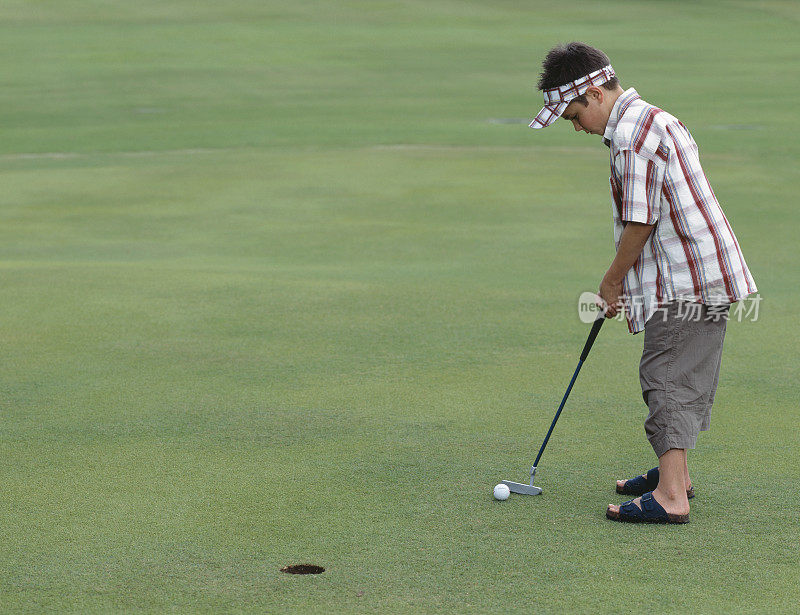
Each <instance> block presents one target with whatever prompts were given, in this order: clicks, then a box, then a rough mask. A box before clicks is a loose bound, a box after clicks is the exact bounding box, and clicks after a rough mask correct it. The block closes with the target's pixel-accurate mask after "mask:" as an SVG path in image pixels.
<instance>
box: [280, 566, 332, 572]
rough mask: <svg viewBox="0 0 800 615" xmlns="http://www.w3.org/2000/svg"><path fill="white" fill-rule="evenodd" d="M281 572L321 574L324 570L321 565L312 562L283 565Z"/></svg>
mask: <svg viewBox="0 0 800 615" xmlns="http://www.w3.org/2000/svg"><path fill="white" fill-rule="evenodd" d="M281 572H286V573H288V574H321V573H323V572H325V569H324V568H323V567H322V566H315V565H314V564H292V565H291V566H284V567H283V568H281Z"/></svg>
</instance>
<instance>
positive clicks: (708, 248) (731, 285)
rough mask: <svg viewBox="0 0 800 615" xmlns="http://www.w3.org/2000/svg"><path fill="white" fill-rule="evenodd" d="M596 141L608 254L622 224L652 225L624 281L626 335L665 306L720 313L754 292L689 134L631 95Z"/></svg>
mask: <svg viewBox="0 0 800 615" xmlns="http://www.w3.org/2000/svg"><path fill="white" fill-rule="evenodd" d="M603 137H604V142H605V143H606V145H608V146H609V148H610V149H611V177H610V178H609V181H610V184H611V194H612V197H613V200H614V207H613V218H614V244H615V246H616V247H617V248H619V241H620V237H621V235H622V230H623V228H624V225H625V223H626V222H642V223H645V224H655V228H654V229H653V233H652V234H651V235H650V238H649V239H648V241H647V243H646V244H645V246H644V250H643V251H642V254H641V255H640V256H639V258H638V260H637V261H636V263H634V265H633V267H631V269H630V270H629V271H628V273H627V275H626V277H625V280H624V281H623V295H624V301H625V312H626V314H625V315H626V317H627V319H628V329H629V330H630V332H631V333H637V332H639V331H641V330H642V329H644V324H645V322H647V320H648V319H649V318H650V316H652V315H653V313H654V312H655V310H656V309H657V308H658V307H659V306H660V305H663V304H664V303H667V302H669V301H673V300H676V299H682V300H686V301H695V302H699V303H705V304H708V305H722V304H729V303H733V302H735V301H739V300H740V299H744V298H745V297H747V295H749V294H751V293H754V292H756V290H757V289H756V285H755V282H754V281H753V277H752V275H751V274H750V270H749V269H748V268H747V264H746V263H745V261H744V256H742V251H741V248H740V247H739V242H738V241H737V240H736V236H735V235H734V234H733V230H732V229H731V225H730V223H729V222H728V220H727V218H726V217H725V214H724V213H723V212H722V208H721V207H720V204H719V202H718V201H717V198H716V196H715V195H714V191H713V190H712V189H711V184H710V183H709V182H708V179H707V178H706V176H705V173H704V172H703V168H702V167H701V166H700V158H699V156H698V151H697V144H696V143H695V142H694V139H693V138H692V135H691V134H690V133H689V131H688V129H687V128H686V127H685V126H684V125H683V124H682V123H681V122H680V121H678V119H677V118H675V117H673V116H672V115H670V114H669V113H666V112H665V111H662V110H661V109H659V108H657V107H654V106H653V105H650V104H648V103H646V102H645V101H643V100H642V99H641V98H640V97H639V95H638V94H637V92H636V90H634V89H633V88H631V89H629V90H626V91H625V93H624V94H623V95H622V96H620V97H619V98H618V99H617V101H616V103H615V104H614V107H613V109H612V110H611V116H610V117H609V120H608V124H607V125H606V130H605V134H604V135H603Z"/></svg>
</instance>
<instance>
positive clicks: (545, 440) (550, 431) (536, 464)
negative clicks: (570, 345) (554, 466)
mask: <svg viewBox="0 0 800 615" xmlns="http://www.w3.org/2000/svg"><path fill="white" fill-rule="evenodd" d="M593 341H594V340H593ZM582 365H583V360H580V361H578V367H576V368H575V373H574V374H573V375H572V380H570V381H569V386H568V387H567V392H566V393H564V399H562V400H561V405H560V406H559V407H558V412H556V416H555V418H553V422H552V423H551V424H550V430H549V431H548V432H547V435H546V436H545V438H544V442H542V448H540V449H539V454H538V455H536V461H534V462H533V467H534V468H536V467H538V466H539V459H541V458H542V453H544V447H545V446H547V441H548V440H549V439H550V434H551V433H553V428H554V427H555V426H556V422H557V421H558V417H559V416H561V411H562V410H563V409H564V404H566V403H567V397H569V392H570V391H571V390H572V385H573V384H575V380H576V379H577V378H578V372H580V371H581V366H582Z"/></svg>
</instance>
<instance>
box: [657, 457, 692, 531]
mask: <svg viewBox="0 0 800 615" xmlns="http://www.w3.org/2000/svg"><path fill="white" fill-rule="evenodd" d="M688 471H689V470H688V466H687V464H686V449H685V448H671V449H669V450H668V451H667V452H666V453H664V454H663V455H661V457H659V458H658V487H656V489H655V491H653V497H654V498H655V499H656V502H658V503H659V504H661V506H663V507H664V510H666V511H667V512H669V513H676V514H680V515H685V514H688V512H689V500H688V499H687V497H686V476H687V475H688Z"/></svg>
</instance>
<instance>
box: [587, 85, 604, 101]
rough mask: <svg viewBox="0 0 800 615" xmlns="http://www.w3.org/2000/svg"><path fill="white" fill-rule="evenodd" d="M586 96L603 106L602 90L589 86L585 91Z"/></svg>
mask: <svg viewBox="0 0 800 615" xmlns="http://www.w3.org/2000/svg"><path fill="white" fill-rule="evenodd" d="M586 96H587V97H588V98H591V99H593V100H596V101H597V102H598V103H600V104H603V98H604V96H603V90H601V89H600V88H598V87H597V86H596V85H590V86H589V87H588V88H587V90H586Z"/></svg>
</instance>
